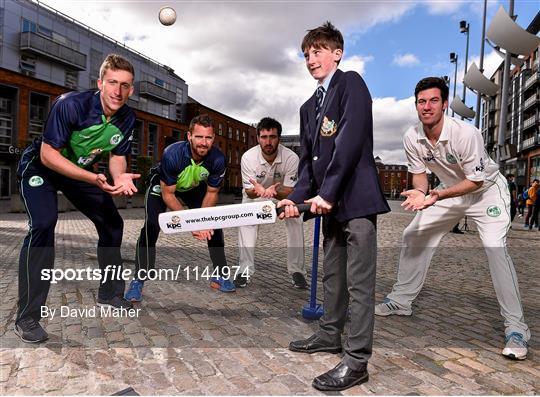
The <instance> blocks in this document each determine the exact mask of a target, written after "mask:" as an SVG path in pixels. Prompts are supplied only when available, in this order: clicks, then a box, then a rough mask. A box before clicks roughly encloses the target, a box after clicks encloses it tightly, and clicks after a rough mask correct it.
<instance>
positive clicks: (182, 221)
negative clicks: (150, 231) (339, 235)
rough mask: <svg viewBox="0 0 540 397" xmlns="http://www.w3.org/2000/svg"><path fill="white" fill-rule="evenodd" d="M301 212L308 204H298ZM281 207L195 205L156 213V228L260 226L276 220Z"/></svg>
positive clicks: (268, 203)
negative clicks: (157, 215) (197, 206)
mask: <svg viewBox="0 0 540 397" xmlns="http://www.w3.org/2000/svg"><path fill="white" fill-rule="evenodd" d="M297 207H298V211H299V212H300V213H303V212H307V211H309V209H310V208H311V204H298V205H297ZM281 212H283V208H277V209H276V205H275V204H274V202H273V201H270V200H268V201H255V202H253V203H242V204H230V205H222V206H219V207H205V208H194V209H190V210H181V211H170V212H163V213H161V214H159V227H160V228H161V230H162V231H163V232H164V233H166V234H172V233H181V232H194V231H198V230H207V229H225V228H229V227H239V226H251V225H263V224H265V223H275V222H276V220H277V219H278V216H279V214H280V213H281Z"/></svg>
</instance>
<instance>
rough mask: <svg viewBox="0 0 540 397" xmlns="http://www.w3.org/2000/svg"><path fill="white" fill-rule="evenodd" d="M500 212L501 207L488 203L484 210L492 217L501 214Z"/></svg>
mask: <svg viewBox="0 0 540 397" xmlns="http://www.w3.org/2000/svg"><path fill="white" fill-rule="evenodd" d="M501 213H502V211H501V209H500V208H499V207H497V206H496V205H490V206H489V207H488V208H487V210H486V214H488V215H489V216H491V217H493V218H496V217H498V216H499V215H501Z"/></svg>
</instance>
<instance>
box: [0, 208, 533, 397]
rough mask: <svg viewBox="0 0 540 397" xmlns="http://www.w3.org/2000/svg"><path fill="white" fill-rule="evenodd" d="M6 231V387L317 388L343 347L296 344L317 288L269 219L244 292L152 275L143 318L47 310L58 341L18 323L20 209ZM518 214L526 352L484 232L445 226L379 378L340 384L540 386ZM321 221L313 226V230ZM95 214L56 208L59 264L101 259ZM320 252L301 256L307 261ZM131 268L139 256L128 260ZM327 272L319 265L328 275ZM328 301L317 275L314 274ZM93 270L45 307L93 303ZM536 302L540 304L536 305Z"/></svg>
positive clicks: (369, 390) (388, 258)
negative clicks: (508, 314)
mask: <svg viewBox="0 0 540 397" xmlns="http://www.w3.org/2000/svg"><path fill="white" fill-rule="evenodd" d="M392 206H393V207H394V208H395V209H396V211H394V212H392V213H391V214H387V215H384V216H381V217H380V218H379V225H378V236H379V256H378V271H377V301H380V300H381V299H382V298H383V296H384V294H385V293H387V292H388V291H389V290H390V288H391V286H392V284H393V282H394V280H395V277H396V268H397V258H398V255H399V241H400V237H401V233H402V231H403V229H404V227H405V226H406V225H407V224H408V222H409V221H410V220H411V217H412V215H411V214H409V213H404V212H403V211H401V210H399V207H398V203H397V202H393V203H392ZM121 213H122V216H123V217H124V219H125V238H124V246H123V248H122V250H123V256H124V257H125V258H126V259H132V258H133V257H134V247H135V242H136V238H137V235H138V232H139V229H140V227H141V226H142V219H143V216H144V213H143V211H142V210H141V209H130V210H122V211H121ZM0 216H1V218H0V219H1V229H0V254H1V255H2V259H3V260H2V262H1V265H0V271H1V277H0V292H1V296H2V301H1V303H0V311H1V318H0V337H1V344H2V346H1V350H0V394H25V395H35V394H103V395H106V394H112V393H114V392H117V391H119V390H122V389H124V388H127V387H130V386H131V387H133V388H134V389H135V391H136V392H138V393H140V394H175V395H176V394H189V395H193V394H219V395H313V394H320V393H318V392H317V390H315V389H313V388H312V387H311V381H312V379H313V377H314V376H316V375H319V374H320V373H322V372H325V371H326V370H328V369H329V368H331V367H333V366H334V365H335V364H337V363H338V362H339V360H340V357H339V356H338V355H331V354H326V353H318V354H313V355H305V354H299V353H292V352H290V351H288V350H287V346H288V343H289V341H291V340H293V339H296V338H301V337H307V336H309V335H311V333H312V332H313V331H314V330H315V329H316V328H317V324H316V322H309V321H306V320H304V319H302V317H301V314H300V311H301V308H302V306H303V305H304V304H305V303H306V302H307V300H308V291H299V290H295V289H294V288H292V287H291V283H290V279H289V275H288V274H287V272H286V263H285V261H286V259H285V258H286V250H285V248H283V247H281V246H283V245H285V228H284V225H283V224H282V223H278V224H276V225H266V226H263V227H261V228H260V237H259V247H258V251H257V254H256V267H257V272H256V273H255V275H254V276H253V278H252V282H251V283H250V284H249V285H248V287H247V288H245V289H240V290H237V292H236V293H231V294H223V293H220V292H217V291H215V290H212V289H211V288H209V286H208V282H206V281H205V280H193V277H192V278H191V279H190V280H189V281H188V280H187V279H186V273H183V274H182V272H183V270H182V272H181V273H180V277H179V279H178V280H175V281H156V282H153V283H152V282H147V284H146V286H145V291H144V292H145V295H144V301H143V302H142V303H141V304H138V305H137V307H138V308H140V309H142V310H141V311H140V315H139V317H138V318H101V317H99V315H98V316H97V317H96V318H92V317H81V316H77V317H75V318H58V316H57V317H55V318H54V319H48V320H44V321H43V324H44V326H45V328H46V329H47V331H48V332H49V334H50V339H49V341H48V342H46V343H45V344H41V345H39V346H28V345H25V344H23V343H22V342H19V341H18V339H17V337H16V336H15V335H14V334H13V331H12V329H13V320H14V315H15V308H16V300H17V273H18V272H17V266H18V265H17V260H18V254H19V249H20V246H21V242H22V239H23V237H24V235H25V233H26V224H27V219H26V216H25V215H24V214H2V215H0ZM520 221H521V218H517V219H516V222H515V223H514V227H513V229H512V230H511V232H510V234H509V238H508V245H509V252H510V254H511V255H512V257H513V259H514V262H515V266H516V270H517V273H518V277H519V280H520V286H521V294H522V298H523V305H524V310H525V315H526V320H527V322H528V324H529V326H530V327H531V329H532V332H533V338H532V340H531V342H530V350H529V356H528V359H527V360H526V361H521V362H518V361H511V360H507V359H505V358H504V357H502V356H501V355H500V351H501V349H502V346H503V337H504V328H503V322H502V319H501V316H500V314H499V308H498V305H497V300H496V298H495V293H494V291H493V286H492V284H491V279H490V276H489V272H488V269H487V261H486V257H485V254H484V252H483V250H482V249H481V248H479V247H480V241H479V239H478V234H477V232H476V231H475V230H474V227H472V225H470V226H471V229H472V230H471V231H470V232H467V233H466V234H465V235H454V234H448V235H447V236H445V238H444V239H443V241H442V244H441V247H440V248H439V250H438V251H437V252H436V254H435V256H434V259H433V262H432V266H431V269H430V272H429V273H428V278H427V282H426V285H425V287H424V289H423V291H422V292H421V294H420V296H419V297H418V299H417V301H416V302H415V306H414V308H413V309H414V313H413V316H411V317H388V318H377V319H376V323H375V342H374V354H373V358H372V359H371V360H370V363H369V371H370V381H369V382H368V383H366V384H364V385H361V386H356V387H354V388H351V389H349V390H347V391H345V392H343V393H342V394H344V395H357V394H385V395H389V394H399V395H416V394H434V395H437V394H450V395H476V394H530V395H532V394H538V391H539V387H540V358H539V355H538V350H537V346H538V342H537V340H538V339H537V336H536V335H538V334H537V332H538V329H539V325H540V324H539V323H540V321H539V318H540V310H539V309H538V302H539V301H540V287H539V281H538V280H539V278H538V249H539V248H540V233H539V232H529V231H525V230H522V228H521V227H520V223H519V222H520ZM312 233H313V231H312V222H310V223H308V226H307V227H306V228H305V235H306V241H312ZM225 236H226V245H227V254H228V259H229V262H230V264H232V265H234V264H236V261H237V248H236V244H237V237H236V230H235V229H227V230H225ZM96 241H97V239H96V233H95V230H94V228H93V225H92V224H91V223H90V222H89V221H88V220H87V219H86V218H85V217H84V216H82V215H81V214H79V213H76V212H71V213H63V214H60V217H59V221H58V224H57V227H56V243H57V252H56V267H57V268H66V267H68V266H71V267H76V268H85V267H87V266H90V267H95V266H97V265H96V263H95V261H94V260H93V259H92V257H91V255H88V254H92V253H93V252H94V251H95V248H96ZM158 247H161V249H159V250H158V259H157V263H158V267H160V268H171V269H176V268H177V266H180V267H181V268H182V269H183V268H185V267H186V266H190V267H191V268H193V267H195V266H199V267H201V268H203V267H204V266H207V265H208V263H209V259H208V254H207V250H206V248H205V244H204V243H200V242H198V241H196V240H194V239H193V238H192V237H191V236H188V235H182V234H176V235H173V236H167V237H164V236H161V238H160V240H159V242H158ZM310 258H311V249H307V250H306V263H307V265H308V267H309V266H310V263H311V259H310ZM126 266H127V267H130V268H132V267H133V263H132V262H129V263H126ZM319 273H320V272H319ZM318 290H319V300H320V299H321V294H320V290H321V288H320V279H319V289H318ZM96 294H97V282H96V281H62V282H59V283H58V284H55V285H52V287H51V291H50V294H49V299H48V305H49V307H60V306H61V305H68V306H69V307H70V308H82V307H85V306H86V307H93V305H94V304H95V298H96ZM534 302H536V304H535V303H534Z"/></svg>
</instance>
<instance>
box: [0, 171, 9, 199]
mask: <svg viewBox="0 0 540 397" xmlns="http://www.w3.org/2000/svg"><path fill="white" fill-rule="evenodd" d="M10 182H11V170H10V169H9V167H0V198H8V197H10V196H11V191H10V185H11V183H10Z"/></svg>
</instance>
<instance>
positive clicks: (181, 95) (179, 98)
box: [176, 87, 184, 103]
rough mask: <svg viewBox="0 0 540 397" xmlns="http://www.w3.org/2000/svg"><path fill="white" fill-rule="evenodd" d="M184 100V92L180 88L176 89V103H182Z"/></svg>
mask: <svg viewBox="0 0 540 397" xmlns="http://www.w3.org/2000/svg"><path fill="white" fill-rule="evenodd" d="M183 100H184V90H183V89H182V88H180V87H176V103H182V102H183Z"/></svg>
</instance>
